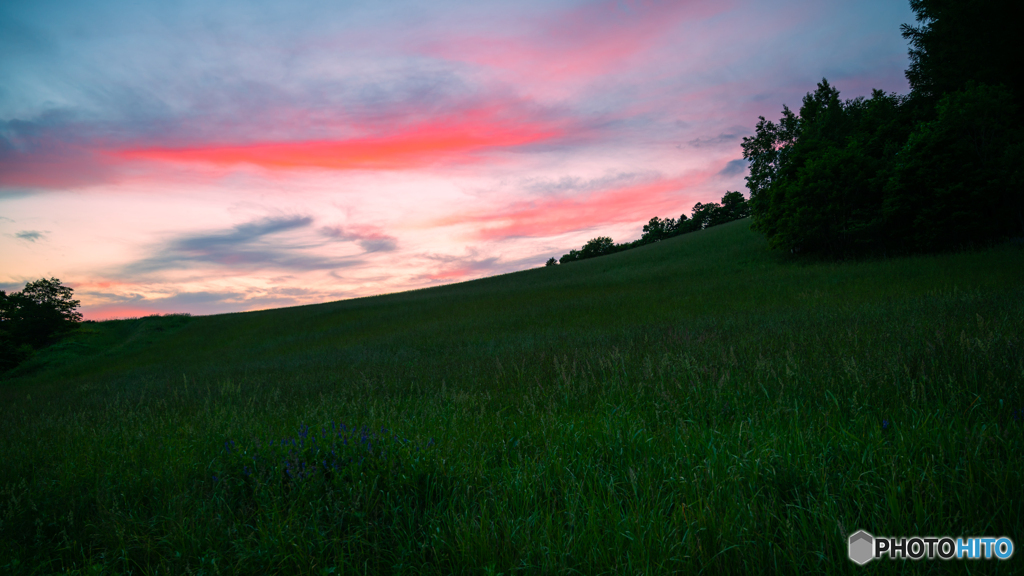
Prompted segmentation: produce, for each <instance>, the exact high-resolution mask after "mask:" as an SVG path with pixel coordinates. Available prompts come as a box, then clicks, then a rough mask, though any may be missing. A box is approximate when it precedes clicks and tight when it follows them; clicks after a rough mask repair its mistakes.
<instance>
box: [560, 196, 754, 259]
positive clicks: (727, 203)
mask: <svg viewBox="0 0 1024 576" xmlns="http://www.w3.org/2000/svg"><path fill="white" fill-rule="evenodd" d="M749 215H750V207H749V205H748V204H747V199H746V198H744V197H743V194H741V193H740V192H726V193H725V196H722V202H721V203H718V202H709V203H707V204H702V203H700V202H698V203H697V204H695V205H694V206H693V210H692V211H691V212H690V216H689V217H687V216H686V214H685V213H684V214H681V215H680V216H679V219H678V220H677V219H675V218H664V219H662V218H659V217H657V216H655V217H654V218H651V219H650V220H649V221H648V222H647V224H645V225H644V228H643V234H642V235H641V236H640V238H638V239H637V240H634V241H632V242H625V243H622V244H616V243H615V242H614V241H613V240H612V239H611V238H609V237H607V236H599V237H597V238H594V239H592V240H590V241H588V242H587V243H586V244H584V245H583V247H582V248H580V249H579V250H570V251H569V253H568V254H564V255H563V256H562V257H561V258H559V259H557V260H556V259H554V258H551V259H549V260H548V261H547V265H548V266H554V265H555V264H567V263H569V262H575V261H577V260H586V259H587V258H595V257H597V256H604V255H605V254H614V253H615V252H622V251H623V250H629V249H631V248H637V247H639V246H644V245H646V244H653V243H654V242H660V241H661V240H664V239H666V238H672V237H673V236H679V235H680V234H687V233H689V232H695V231H697V230H703V229H705V228H709V227H711V226H717V225H719V224H725V223H726V222H732V221H733V220H739V219H740V218H746V217H747V216H749Z"/></svg>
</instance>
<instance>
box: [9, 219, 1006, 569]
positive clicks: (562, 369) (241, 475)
mask: <svg viewBox="0 0 1024 576" xmlns="http://www.w3.org/2000/svg"><path fill="white" fill-rule="evenodd" d="M1022 337H1024V250H1022V249H1021V247H1020V246H1019V245H1016V246H1003V247H997V248H993V249H990V250H986V251H982V252H972V253H959V254H949V255H941V256H923V257H913V258H900V259H889V260H880V261H865V262H851V263H838V264H836V263H827V264H823V263H809V262H806V261H799V260H788V259H784V258H780V257H779V256H777V255H774V254H770V253H769V252H768V251H767V249H766V246H765V242H764V240H763V238H762V237H760V236H758V235H756V234H754V233H752V232H750V230H749V224H748V222H747V221H739V222H734V223H731V224H727V225H723V226H719V227H715V228H712V229H709V230H706V231H703V232H699V233H693V234H688V235H684V236H680V237H677V238H674V239H671V240H667V241H663V242H660V243H657V244H654V245H649V246H645V247H642V248H637V249H634V250H630V251H627V252H622V253H618V254H613V255H610V256H605V257H601V258H595V259H591V260H584V261H581V262H574V263H571V264H568V265H564V266H557V267H545V268H538V269H534V270H528V271H524V272H518V273H514V274H507V275H503V276H497V277H492V278H486V279H482V280H476V281H472V282H465V283H461V284H454V285H449V286H442V287H437V288H432V289H427V290H418V291H413V292H405V293H401V294H392V295H386V296H379V297H374V298H362V299H358V300H349V301H342V302H334V303H328V304H320V305H313V306H303V307H295V308H286V309H279V310H268V311H262V312H249V313H241V314H227V315H219V316H208V317H196V318H189V317H182V316H170V317H150V318H142V319H137V320H121V321H110V322H101V323H94V324H87V325H84V326H83V328H82V329H81V330H80V331H79V333H78V334H76V335H75V336H74V337H73V338H72V339H70V340H68V341H65V342H64V343H62V344H59V345H58V346H55V347H53V348H51V349H49V350H46V351H44V352H43V353H41V354H39V355H38V356H37V357H36V358H34V359H33V360H31V361H30V362H28V363H27V364H26V365H24V366H22V367H20V368H19V369H18V370H17V371H16V372H14V373H13V374H11V375H9V377H8V379H7V380H5V381H2V382H0V457H2V458H3V461H4V462H5V463H6V464H5V466H3V467H0V487H3V494H0V569H3V570H10V571H14V572H24V573H48V572H57V571H64V570H71V571H74V570H81V571H83V572H82V573H88V571H89V570H90V569H92V568H97V569H99V568H105V569H106V570H108V571H114V572H133V573H157V572H159V573H168V572H170V573H185V572H186V571H192V572H193V573H198V572H200V571H201V572H202V573H206V574H215V573H276V572H287V573H292V572H309V573H334V574H342V573H355V572H358V573H437V574H448V573H467V574H468V573H472V574H488V573H494V574H497V573H505V574H509V573H512V572H514V571H525V572H533V573H553V572H561V571H571V570H579V571H580V572H582V573H601V572H617V573H618V572H629V573H635V572H647V573H670V572H675V571H688V572H689V571H692V572H697V571H700V570H702V569H703V570H706V571H707V572H710V573H750V572H771V571H775V570H781V571H785V572H804V573H806V572H822V571H828V572H851V573H852V572H855V571H856V570H860V569H861V568H859V567H857V566H855V565H853V564H852V563H851V562H849V560H847V558H846V537H847V536H848V535H849V534H850V533H852V532H853V531H855V530H857V529H865V530H868V531H869V532H872V533H873V534H876V535H893V536H911V535H922V536H924V535H938V536H942V535H951V536H954V537H956V536H973V535H990V536H1002V535H1006V536H1009V537H1011V538H1013V539H1014V541H1015V542H1017V543H1020V542H1024V530H1022V528H1021V527H1022V526H1024V509H1022V501H1021V498H1020V489H1019V486H1021V485H1024V464H1022V463H1021V460H1020V453H1021V449H1022V448H1024V394H1022V388H1021V384H1022V382H1024V351H1022V349H1021V344H1022V342H1024V338H1022ZM271 442H273V443H271ZM4 558H7V559H8V560H3V559H4ZM1020 562H1021V559H1020V556H1019V555H1018V556H1016V557H1015V558H1013V559H1011V560H1010V561H1007V562H998V563H997V562H996V561H994V560H993V561H985V566H984V569H985V570H993V571H1001V572H1005V573H1013V572H1019V571H1021V568H1020V566H1021V564H1020ZM876 564H877V565H876V566H875V567H874V569H876V570H881V571H883V572H885V571H901V570H905V569H907V568H908V565H906V564H904V563H902V562H890V561H888V560H885V561H879V562H877V563H876ZM913 567H914V568H916V569H930V570H932V571H938V570H950V569H953V570H961V569H963V568H971V566H969V565H967V564H966V563H963V562H954V563H949V562H938V561H935V562H930V563H926V564H918V563H914V566H913ZM332 569H333V571H332Z"/></svg>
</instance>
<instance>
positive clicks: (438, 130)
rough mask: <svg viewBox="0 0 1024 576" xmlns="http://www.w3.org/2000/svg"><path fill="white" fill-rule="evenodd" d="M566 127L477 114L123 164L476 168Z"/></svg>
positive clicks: (178, 151)
mask: <svg viewBox="0 0 1024 576" xmlns="http://www.w3.org/2000/svg"><path fill="white" fill-rule="evenodd" d="M566 133H567V130H566V128H564V127H563V126H560V125H558V124H555V123H552V122H546V121H543V120H538V119H534V118H529V117H522V116H521V115H509V116H504V115H502V114H501V113H500V111H498V110H493V109H486V108H485V109H477V110H470V111H467V112H465V113H462V114H459V115H458V116H457V117H446V118H437V119H432V120H428V121H425V122H422V123H419V124H415V125H412V126H409V127H407V128H404V129H401V130H397V131H395V132H392V133H389V134H383V135H372V136H365V137H357V138H348V139H340V140H309V141H297V142H257V143H249V144H240V145H201V146H194V147H186V148H161V147H145V148H129V149H124V150H119V151H116V152H113V153H112V154H113V155H114V156H115V157H117V158H119V159H122V160H147V161H155V162H160V163H178V164H201V165H207V166H213V167H218V168H227V167H231V166H236V165H242V164H248V165H255V166H259V167H261V168H265V169H269V170H293V169H303V168H320V169H329V170H403V169H412V168H421V167H424V166H429V165H432V164H437V163H455V164H464V163H475V162H478V161H480V159H481V158H480V155H481V154H483V153H486V152H487V151H492V150H501V149H510V148H516V147H520V146H525V145H529V144H536V143H540V142H548V141H552V140H555V139H558V138H560V137H563V136H564V135H566Z"/></svg>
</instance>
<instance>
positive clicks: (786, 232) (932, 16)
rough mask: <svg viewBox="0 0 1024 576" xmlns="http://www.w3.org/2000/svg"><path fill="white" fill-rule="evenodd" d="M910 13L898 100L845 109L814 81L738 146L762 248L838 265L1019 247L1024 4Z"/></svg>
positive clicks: (930, 1)
mask: <svg viewBox="0 0 1024 576" xmlns="http://www.w3.org/2000/svg"><path fill="white" fill-rule="evenodd" d="M910 5H911V8H912V9H913V11H914V12H915V15H916V19H917V22H918V23H919V25H918V26H911V25H908V24H904V25H903V27H902V32H903V37H904V38H906V39H907V40H908V41H909V43H910V51H909V52H910V67H909V68H908V69H907V71H906V76H907V79H908V80H909V81H910V86H911V91H910V93H909V94H906V95H899V94H896V93H888V94H887V93H884V92H882V91H880V90H874V91H873V92H872V94H871V97H870V98H867V99H865V98H854V99H848V100H842V99H840V98H839V91H838V90H837V89H836V88H835V87H833V86H832V85H830V84H829V83H828V81H827V80H824V79H823V80H822V81H821V82H820V83H819V84H818V85H817V88H816V89H815V90H814V91H813V92H810V93H808V94H807V95H806V96H805V97H804V99H803V102H802V105H801V107H800V110H799V112H798V113H796V112H793V111H792V110H790V109H789V107H788V106H783V109H782V117H781V118H780V119H779V121H778V122H777V123H776V122H771V121H768V120H765V118H764V117H763V116H762V117H760V121H759V122H758V124H757V126H756V129H755V135H754V136H752V137H747V138H744V139H743V144H742V148H743V157H744V158H745V159H747V160H748V161H749V163H750V175H749V176H748V177H747V188H748V189H749V191H750V213H751V217H752V220H753V223H752V228H753V229H754V230H757V231H759V232H762V233H764V234H765V235H766V236H767V239H768V242H769V245H770V246H771V247H773V248H776V249H783V250H788V251H790V252H794V253H796V252H799V253H813V254H819V255H823V256H827V257H839V258H844V257H850V256H858V255H864V254H877V255H886V254H894V253H909V252H926V251H935V250H945V249H957V248H961V247H969V246H977V245H982V244H986V243H990V242H993V241H998V240H1001V239H1005V238H1007V237H1012V236H1021V235H1024V192H1022V190H1024V170H1022V166H1024V164H1022V162H1021V158H1022V156H1024V141H1022V140H1021V138H1020V137H1019V136H1020V134H1021V129H1022V127H1024V123H1022V111H1024V106H1022V104H1024V102H1022V99H1024V88H1022V86H1024V82H1022V80H1024V65H1022V63H1021V62H1022V59H1021V54H1022V52H1021V48H1020V46H1019V44H1018V42H1019V40H1014V38H1017V36H1016V30H1015V28H1016V27H1017V26H1018V22H1019V21H1020V20H1019V18H1020V16H1022V15H1024V14H1022V12H1024V10H1022V6H1024V3H1021V2H1019V0H1014V1H1007V0H990V1H987V2H978V3H975V2H949V1H946V0H911V2H910Z"/></svg>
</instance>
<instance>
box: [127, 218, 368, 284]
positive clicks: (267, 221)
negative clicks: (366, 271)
mask: <svg viewBox="0 0 1024 576" xmlns="http://www.w3.org/2000/svg"><path fill="white" fill-rule="evenodd" d="M312 224H313V219H312V218H310V217H308V216H292V217H283V218H264V219H262V220H257V221H254V222H247V223H244V224H239V225H238V226H235V227H233V228H231V229H229V230H226V231H222V232H213V233H207V234H193V235H185V236H181V237H178V238H175V239H173V240H171V241H170V242H167V243H166V244H165V245H163V246H161V247H160V248H158V249H157V250H156V251H155V253H154V255H153V256H150V257H148V258H145V259H142V260H139V261H137V262H133V263H131V264H129V265H128V266H126V267H125V268H124V272H125V273H127V274H129V275H133V274H146V273H151V272H157V271H161V270H172V269H187V268H194V267H197V266H212V267H216V268H218V269H221V270H230V269H233V270H261V269H278V270H293V271H310V270H333V269H336V268H343V267H346V266H353V265H355V264H358V263H359V260H358V259H356V258H351V257H330V256H322V255H319V254H314V253H311V252H310V248H315V247H318V246H321V245H322V243H312V244H311V243H309V242H302V241H295V240H291V241H289V240H287V239H282V238H281V237H280V235H282V234H283V233H286V232H291V231H295V230H300V229H304V228H309V227H310V226H311V225H312Z"/></svg>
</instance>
